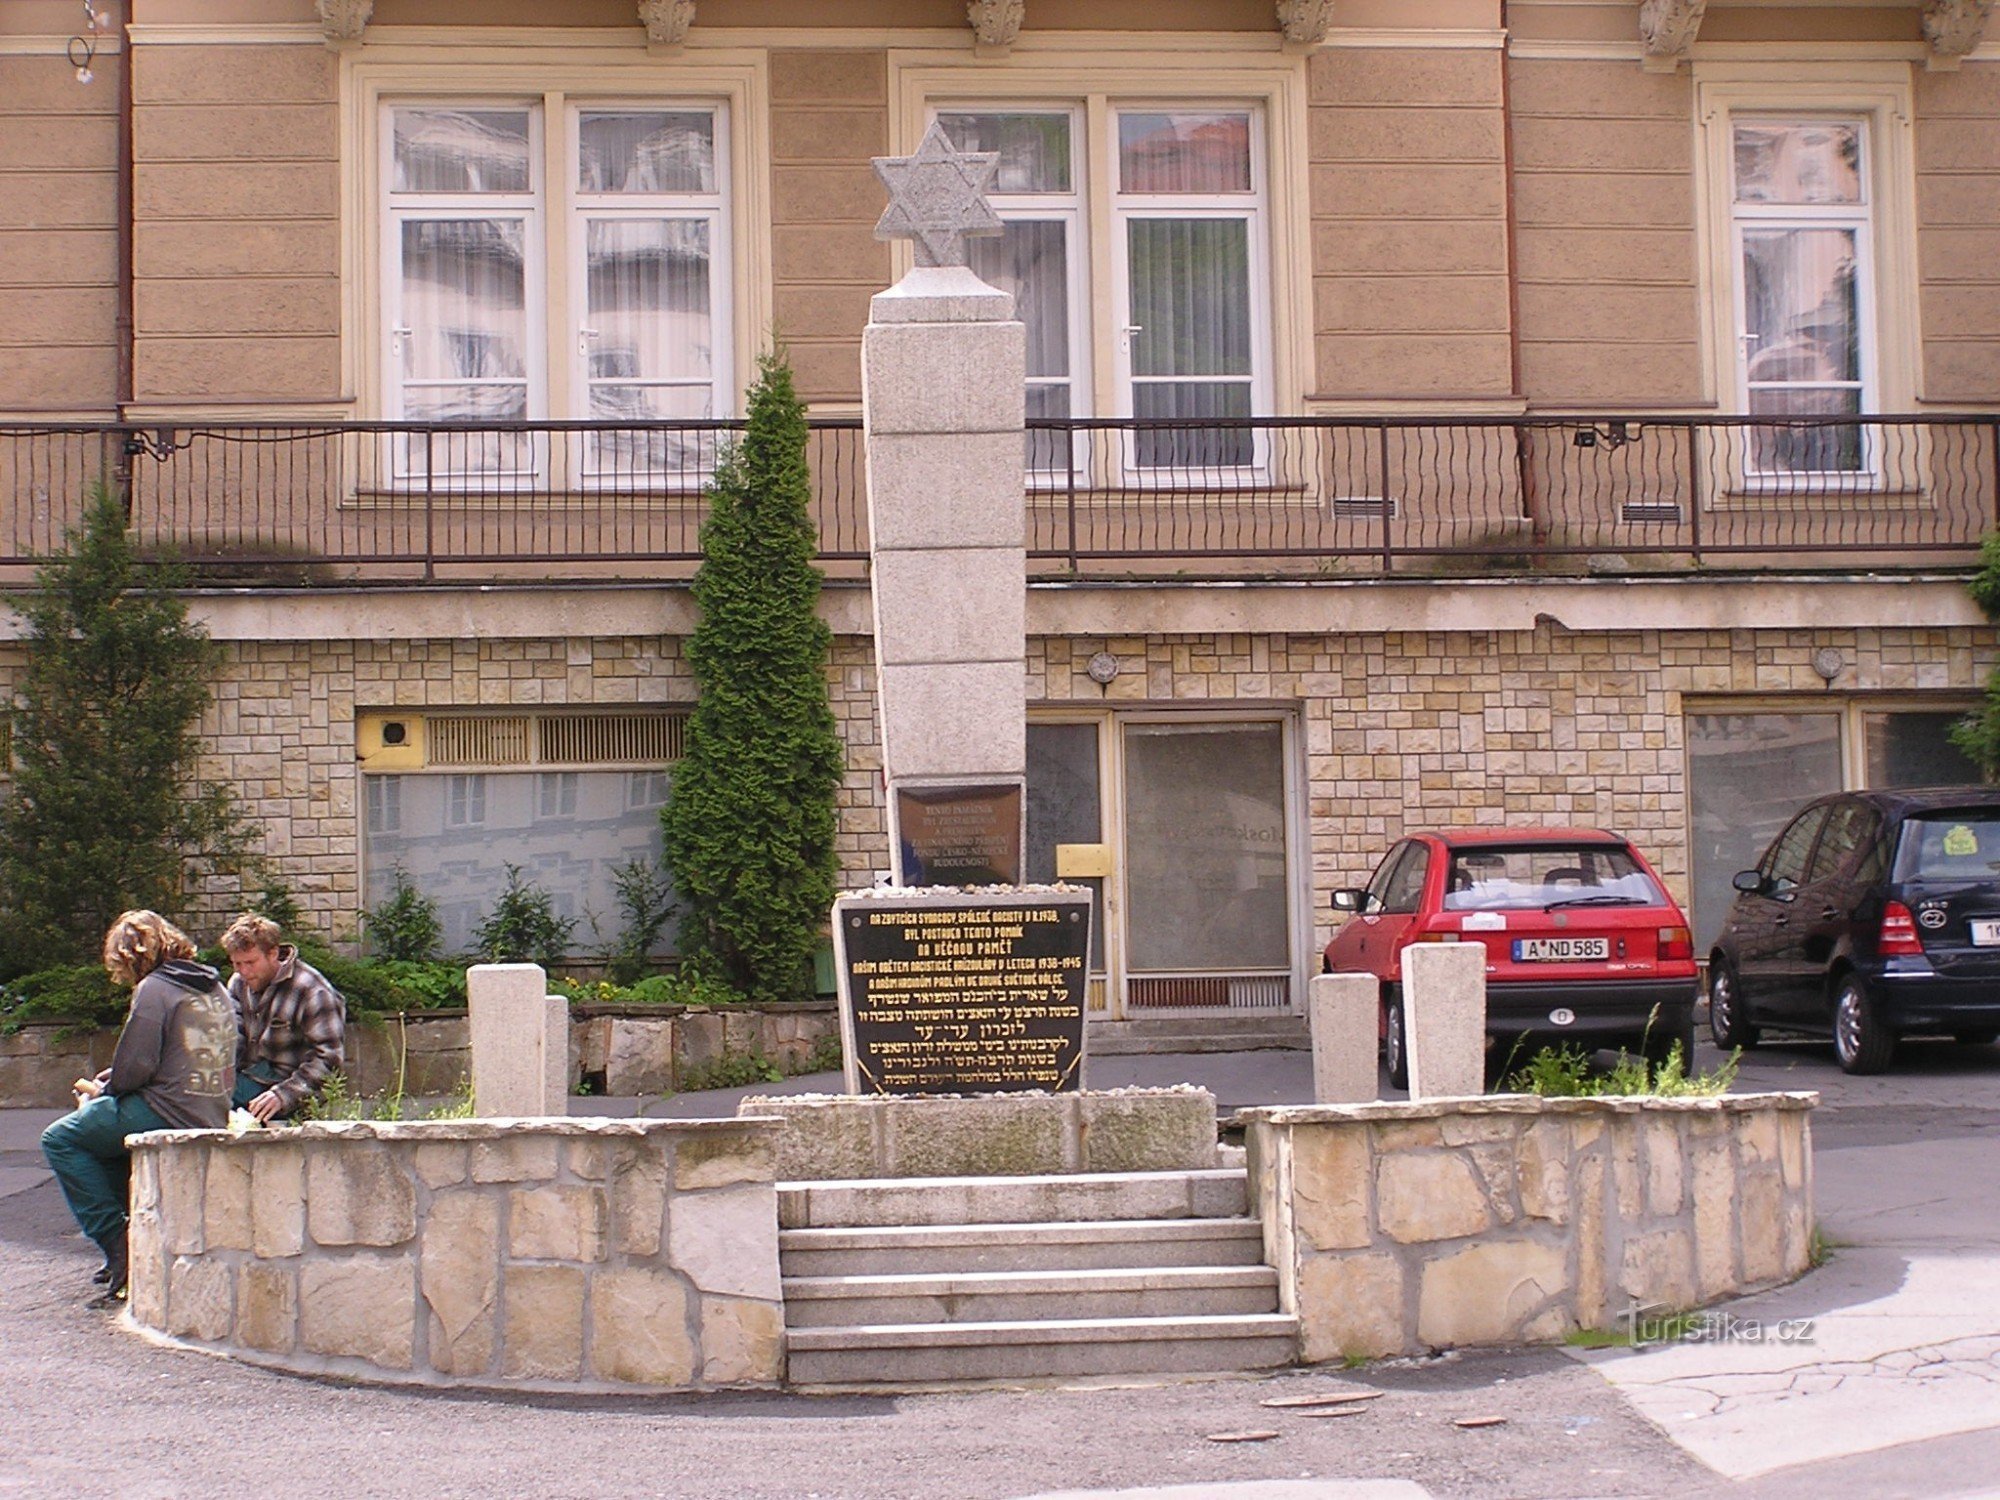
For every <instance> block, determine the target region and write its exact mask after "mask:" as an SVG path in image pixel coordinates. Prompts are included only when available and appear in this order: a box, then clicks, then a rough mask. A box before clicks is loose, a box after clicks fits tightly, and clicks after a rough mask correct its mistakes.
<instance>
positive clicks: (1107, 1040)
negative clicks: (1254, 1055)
mask: <svg viewBox="0 0 2000 1500" xmlns="http://www.w3.org/2000/svg"><path fill="white" fill-rule="evenodd" d="M1085 1046H1086V1047H1087V1048H1088V1050H1089V1053H1090V1055H1091V1056H1092V1057H1132V1056H1140V1055H1146V1054H1151V1053H1159V1052H1262V1051H1266V1050H1270V1049H1285V1050H1292V1051H1310V1050H1311V1048H1312V1032H1311V1030H1310V1029H1309V1028H1308V1026H1307V1024H1306V1018H1305V1017H1304V1016H1295V1015H1291V1014H1289V1013H1286V1014H1282V1015H1275V1016H1274V1015H1261V1016H1235V1015H1230V1016H1160V1017H1145V1018H1141V1019H1139V1020H1134V1021H1093V1022H1091V1023H1090V1033H1089V1037H1088V1040H1087V1041H1086V1043H1085Z"/></svg>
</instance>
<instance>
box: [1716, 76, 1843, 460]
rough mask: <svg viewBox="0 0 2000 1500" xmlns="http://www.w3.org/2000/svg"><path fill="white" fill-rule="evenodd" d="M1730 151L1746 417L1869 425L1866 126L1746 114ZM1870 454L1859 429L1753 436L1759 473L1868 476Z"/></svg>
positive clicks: (1762, 430) (1805, 428) (1738, 120)
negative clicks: (1863, 419) (1857, 419)
mask: <svg viewBox="0 0 2000 1500" xmlns="http://www.w3.org/2000/svg"><path fill="white" fill-rule="evenodd" d="M1730 143H1731V148H1732V157H1733V164H1734V182H1733V190H1732V191H1733V204H1734V208H1733V218H1734V240H1735V253H1736V266H1737V287H1736V299H1737V343H1738V348H1739V351H1740V353H1739V369H1740V371H1741V377H1742V394H1743V399H1744V410H1745V411H1746V412H1749V413H1751V414H1752V415H1758V416H1783V417H1852V416H1859V415H1860V414H1861V413H1863V412H1865V411H1868V410H1870V409H1871V408H1872V407H1873V405H1874V403H1873V400H1872V394H1873V393H1872V392H1871V390H1870V389H1869V378H1868V368H1869V357H1870V350H1869V343H1870V340H1871V338H1872V336H1873V334H1872V328H1871V319H1872V317H1873V307H1872V295H1873V294H1872V288H1871V286H1870V277H1869V266H1868V247H1869V241H1870V222H1869V201H1868V191H1867V183H1868V175H1869V172H1868V163H1867V160H1866V154H1867V150H1868V137H1867V127H1866V123H1865V122H1864V121H1862V120H1860V119H1841V118H1826V119H1772V118H1765V117H1757V116H1737V117H1734V118H1733V119H1732V121H1731V136H1730ZM1866 447H1867V445H1866V444H1865V443H1864V441H1863V439H1862V436H1861V429H1859V428H1858V427H1853V426H1816V425H1813V424H1810V423H1806V424H1800V425H1796V426H1769V427H1755V428H1752V429H1751V436H1750V453H1749V468H1750V471H1751V473H1752V474H1753V475H1765V476H1789V475H1800V474H1846V475H1851V474H1858V473H1861V472H1863V471H1865V470H1867V469H1868V468H1869V467H1870V458H1869V455H1868V453H1867V452H1866Z"/></svg>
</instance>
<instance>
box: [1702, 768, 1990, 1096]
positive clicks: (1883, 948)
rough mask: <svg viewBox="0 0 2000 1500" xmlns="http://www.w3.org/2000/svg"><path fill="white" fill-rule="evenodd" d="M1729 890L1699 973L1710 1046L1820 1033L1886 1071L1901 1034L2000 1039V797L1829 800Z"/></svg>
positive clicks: (1854, 1069) (1814, 806)
mask: <svg viewBox="0 0 2000 1500" xmlns="http://www.w3.org/2000/svg"><path fill="white" fill-rule="evenodd" d="M1735 885H1736V889H1737V891H1738V892H1740V894H1739V895H1738V896H1737V898H1736V904H1735V905H1734V906H1733V907H1731V908H1730V912H1729V921H1728V923H1727V924H1726V925H1725V926H1724V927H1723V929H1722V936H1721V937H1720V938H1718V939H1717V940H1716V945H1715V951H1714V952H1713V953H1712V954H1710V956H1709V964H1708V1006H1709V1010H1708V1024H1709V1030H1710V1031H1711V1032H1712V1033H1713V1034H1714V1037H1715V1041H1716V1044H1717V1045H1718V1046H1721V1047H1754V1046H1756V1045H1757V1040H1758V1035H1759V1032H1760V1030H1761V1029H1762V1028H1763V1027H1766V1026H1769V1027H1772V1028H1775V1029H1778V1030H1783V1031H1802V1032H1809V1033H1816V1034H1819V1035H1827V1036H1831V1037H1832V1038H1833V1046H1834V1051H1835V1052H1836V1053H1837V1054H1838V1056H1839V1058H1840V1065H1841V1067H1843V1068H1845V1069H1846V1070H1847V1071H1848V1072H1850V1073H1879V1072H1881V1071H1882V1070H1883V1069H1885V1068H1887V1067H1888V1066H1889V1063H1890V1061H1891V1060H1892V1059H1893V1058H1894V1056H1895V1051H1896V1039H1897V1038H1898V1037H1899V1036H1904V1035H1908V1034H1912V1033H1930V1034H1934V1035H1944V1036H1950V1037H1953V1038H1955V1039H1956V1040H1958V1041H1960V1042H1964V1043H1967V1044H1969V1045H1985V1044H1987V1043H1990V1042H1992V1041H1993V1040H1994V1039H1995V1038H1996V1037H2000V788H1996V787H1926V788H1923V789H1921V790H1912V791H1872V792H1843V793H1841V794H1839V795H1838V796H1832V797H1822V798H1820V799H1819V800H1818V801H1817V802H1814V803H1811V804H1809V805H1808V806H1807V807H1806V809H1805V810H1804V811H1803V812H1801V813H1800V814H1799V815H1798V816H1797V817H1796V818H1794V819H1792V821H1791V822H1790V823H1789V824H1787V825H1786V827H1785V831H1784V832H1783V833H1780V834H1779V835H1778V837H1777V839H1776V840H1775V841H1773V843H1772V845H1771V847H1770V848H1769V849H1768V850H1766V851H1765V853H1764V857H1763V859H1762V860H1760V861H1759V862H1758V865H1757V868H1756V869H1754V870H1744V871H1742V872H1741V873H1740V874H1738V875H1737V876H1736V879H1735Z"/></svg>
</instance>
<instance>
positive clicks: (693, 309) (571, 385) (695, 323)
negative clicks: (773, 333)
mask: <svg viewBox="0 0 2000 1500" xmlns="http://www.w3.org/2000/svg"><path fill="white" fill-rule="evenodd" d="M387 113H388V120H387V122H386V123H387V134H388V135H389V138H390V150H389V158H390V159H389V162H388V174H387V179H386V198H387V202H386V205H385V211H386V217H387V227H386V232H385V234H384V255H385V259H386V260H387V261H388V266H387V275H386V276H385V282H384V284H385V288H386V295H385V297H384V312H385V314H386V320H387V325H388V326H387V336H386V338H385V339H384V349H385V354H386V358H387V364H388V368H387V381H386V391H387V408H388V415H389V416H391V417H392V418H398V419H402V420H407V421H415V422H438V423H474V424H477V423H488V422H493V423H502V422H521V421H531V420H540V419H545V418H553V419H556V420H569V419H576V420H593V421H629V422H643V423H648V424H663V423H673V422H677V421H687V420H691V419H692V420H702V419H708V418H712V417H716V416H719V415H723V414H726V411H727V409H728V404H729V399H730V391H731V384H730V382H731V373H732V372H731V371H730V370H729V368H728V364H729V360H728V350H729V347H730V337H731V334H730V327H729V318H728V308H727V282H726V277H723V276H721V275H719V274H718V267H720V266H723V265H726V254H725V250H726V246H725V237H726V233H727V219H726V215H727V203H726V196H727V194H726V182H727V170H726V162H725V160H724V155H723V151H722V141H723V131H722V129H721V126H722V115H723V111H722V109H721V107H720V106H718V105H683V104H673V105H664V104H662V105H650V104H649V105H627V104H618V105H609V104H607V105H602V106H600V105H597V104H593V103H587V102H586V103H571V104H567V105H564V106H563V107H562V108H560V109H556V108H551V107H549V105H548V104H547V103H546V102H545V101H535V100H529V101H523V102H521V103H519V104H493V105H488V104H478V105H470V104H459V103H399V104H392V105H389V106H388V107H387ZM550 129H554V130H556V131H558V132H559V133H560V140H559V142H558V145H559V148H560V151H559V159H560V160H561V161H563V162H564V163H565V167H564V170H565V171H566V172H567V173H568V174H569V177H570V180H569V182H567V183H566V184H564V185H563V189H564V190H563V191H561V192H559V193H551V191H550V189H549V184H548V183H547V182H546V181H545V180H544V179H545V178H546V176H547V173H546V171H545V169H544V162H545V161H546V160H547V159H548V156H549V153H548V152H547V150H546V147H545V139H544V135H545V132H546V131H547V130H550ZM555 265H560V266H562V267H563V268H564V272H565V276H566V280H567V283H568V287H569V295H568V298H567V306H566V307H565V308H563V309H562V310H561V312H560V315H559V316H552V313H553V312H554V311H555V310H554V309H552V308H551V307H550V304H549V298H548V290H547V289H548V286H549V283H550V280H551V277H550V272H549V268H550V267H551V266H555ZM711 449H712V442H711V440H710V439H709V438H708V436H707V435H705V434H698V433H683V434H675V433H673V432H671V430H668V431H662V430H660V429H659V428H658V427H657V426H653V427H649V428H648V429H639V428H631V429H623V430H610V431H600V432H594V433H592V434H591V435H590V436H589V437H588V438H587V439H586V440H585V441H584V442H583V443H581V444H579V445H577V447H576V448H575V450H574V457H569V456H567V455H562V456H558V455H555V454H552V453H550V452H549V451H548V450H547V447H546V445H545V444H542V443H539V442H538V441H537V440H536V439H534V438H533V437H531V436H530V435H528V434H521V433H495V434H492V435H490V436H489V435H480V434H472V435H469V436H458V435H454V436H452V437H450V438H447V439H438V438H429V439H426V438H411V439H408V440H406V441H405V443H404V444H403V448H402V455H401V460H400V462H399V464H398V471H399V474H400V475H401V476H402V477H405V478H416V477H422V476H423V475H424V474H425V472H426V469H427V466H428V468H429V469H430V470H438V469H443V470H445V471H447V473H448V474H450V475H465V476H474V475H476V476H478V477H480V478H483V479H491V478H495V477H502V478H504V477H508V476H513V477H515V478H517V479H520V480H522V481H523V482H540V481H541V480H542V479H543V478H545V477H553V478H567V479H570V480H576V481H582V480H590V479H597V480H599V481H610V480H613V479H616V478H618V477H620V476H627V475H630V474H632V473H633V472H635V471H637V472H640V473H644V474H648V475H657V474H658V473H659V472H660V471H661V470H663V469H666V470H676V469H680V470H689V471H691V477H692V478H693V479H694V480H696V481H698V480H699V478H700V476H701V470H702V467H703V465H704V464H705V462H706V460H707V458H708V457H709V455H710V452H711ZM564 463H570V464H574V465H576V466H577V467H578V468H580V470H581V472H580V473H571V474H568V475H555V476H547V475H545V470H546V469H547V468H548V467H549V466H550V465H551V464H564Z"/></svg>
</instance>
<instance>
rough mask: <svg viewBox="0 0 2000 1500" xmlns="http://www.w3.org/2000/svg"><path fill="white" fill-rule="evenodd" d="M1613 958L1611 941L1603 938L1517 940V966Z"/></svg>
mask: <svg viewBox="0 0 2000 1500" xmlns="http://www.w3.org/2000/svg"><path fill="white" fill-rule="evenodd" d="M1610 956H1611V939H1609V938H1601V937H1550V938H1515V939H1514V962H1515V963H1517V964H1572V963H1581V962H1584V961H1586V960H1589V959H1593V958H1609V957H1610Z"/></svg>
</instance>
